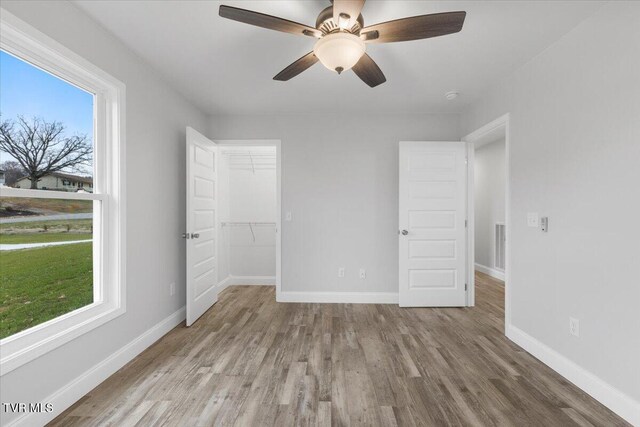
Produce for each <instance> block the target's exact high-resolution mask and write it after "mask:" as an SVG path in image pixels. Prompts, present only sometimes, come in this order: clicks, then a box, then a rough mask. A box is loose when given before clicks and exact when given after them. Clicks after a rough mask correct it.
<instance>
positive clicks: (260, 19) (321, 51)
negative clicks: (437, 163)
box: [220, 0, 466, 87]
mask: <svg viewBox="0 0 640 427" xmlns="http://www.w3.org/2000/svg"><path fill="white" fill-rule="evenodd" d="M364 2H365V0H332V3H333V5H331V6H329V7H327V8H326V9H324V10H323V11H322V12H320V14H319V15H318V18H317V19H316V27H315V28H313V27H310V26H308V25H304V24H300V23H298V22H293V21H289V20H288V19H283V18H278V17H276V16H271V15H266V14H264V13H259V12H254V11H251V10H246V9H240V8H237V7H231V6H224V5H223V6H220V16H222V17H223V18H227V19H232V20H234V21H238V22H244V23H245V24H251V25H255V26H258V27H262V28H267V29H270V30H276V31H283V32H285V33H291V34H298V35H302V36H309V37H313V38H315V39H317V41H316V44H315V46H314V47H313V51H311V52H309V53H307V54H306V55H304V56H303V57H302V58H300V59H298V60H297V61H295V62H294V63H293V64H291V65H289V66H288V67H287V68H285V69H284V70H282V71H280V72H279V73H278V74H277V75H276V76H275V77H274V78H273V79H274V80H280V81H286V80H290V79H292V78H293V77H295V76H297V75H298V74H300V73H301V72H303V71H304V70H306V69H307V68H309V67H311V66H312V65H314V64H315V63H316V62H318V61H320V62H321V63H322V64H323V65H324V66H325V67H327V68H328V69H329V70H331V71H335V72H337V73H338V74H340V73H342V72H343V71H346V70H349V69H353V71H354V72H355V73H356V75H357V76H358V77H360V79H362V81H364V82H365V83H366V84H368V85H369V86H370V87H376V86H378V85H379V84H381V83H384V82H385V81H387V79H386V77H385V76H384V74H383V73H382V71H381V70H380V68H379V67H378V65H377V64H376V63H375V62H374V61H373V59H371V57H370V56H369V55H367V54H366V53H365V50H366V45H367V44H368V43H391V42H403V41H409V40H419V39H427V38H430V37H438V36H444V35H447V34H452V33H457V32H459V31H460V30H462V24H463V23H464V18H465V16H466V12H446V13H433V14H430V15H420V16H413V17H410V18H403V19H396V20H394V21H387V22H383V23H380V24H375V25H370V26H368V27H365V26H364V20H363V19H362V15H361V14H360V11H361V10H362V7H363V6H364Z"/></svg>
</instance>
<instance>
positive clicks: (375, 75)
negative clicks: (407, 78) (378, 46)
mask: <svg viewBox="0 0 640 427" xmlns="http://www.w3.org/2000/svg"><path fill="white" fill-rule="evenodd" d="M352 70H353V72H354V73H356V75H357V76H358V77H360V79H361V80H362V81H363V82H365V83H366V84H368V85H369V86H370V87H376V86H378V85H380V84H382V83H384V82H386V81H387V78H386V77H385V76H384V74H382V70H380V67H378V64H376V63H375V62H374V61H373V59H371V57H370V56H369V55H367V54H366V53H365V54H364V55H362V58H360V61H358V63H357V64H356V65H354V66H353V68H352Z"/></svg>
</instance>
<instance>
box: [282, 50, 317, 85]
mask: <svg viewBox="0 0 640 427" xmlns="http://www.w3.org/2000/svg"><path fill="white" fill-rule="evenodd" d="M316 62H318V57H317V56H315V55H314V54H313V52H309V53H307V54H306V55H305V56H303V57H302V58H300V59H298V60H297V61H296V62H294V63H293V64H291V65H289V66H288V67H287V68H285V69H284V70H282V71H280V72H279V73H278V74H277V75H276V76H275V77H274V78H273V80H280V81H282V82H285V81H287V80H291V79H292V78H294V77H295V76H297V75H298V74H300V73H301V72H303V71H304V70H306V69H307V68H309V67H311V66H312V65H313V64H315V63H316Z"/></svg>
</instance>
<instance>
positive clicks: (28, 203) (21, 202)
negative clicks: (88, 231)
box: [0, 197, 93, 213]
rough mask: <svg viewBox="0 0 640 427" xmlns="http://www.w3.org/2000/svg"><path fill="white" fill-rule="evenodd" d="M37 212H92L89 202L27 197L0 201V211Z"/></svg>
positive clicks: (90, 202) (5, 198) (4, 198)
mask: <svg viewBox="0 0 640 427" xmlns="http://www.w3.org/2000/svg"><path fill="white" fill-rule="evenodd" d="M2 209H16V210H27V211H31V210H34V209H35V210H37V211H52V212H55V213H85V212H92V211H93V202H92V201H91V200H69V199H37V198H27V197H3V198H2V199H1V200H0V210H2Z"/></svg>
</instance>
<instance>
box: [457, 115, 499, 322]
mask: <svg viewBox="0 0 640 427" xmlns="http://www.w3.org/2000/svg"><path fill="white" fill-rule="evenodd" d="M510 119H511V117H510V114H509V113H507V114H504V115H502V116H500V117H498V118H497V119H495V120H493V121H491V122H489V123H487V124H485V125H484V126H481V127H480V128H478V129H476V130H475V131H473V132H471V133H470V134H468V135H467V136H465V137H464V138H462V140H463V141H465V142H467V143H468V144H469V146H468V150H469V154H468V158H469V172H468V173H469V174H468V179H469V183H468V193H467V194H468V201H467V204H468V206H469V209H468V211H469V228H468V242H469V243H468V248H467V253H468V256H469V258H468V260H467V262H468V267H467V268H468V271H469V272H470V274H469V278H468V279H469V282H468V283H469V292H468V295H467V298H468V305H469V306H473V305H475V299H476V290H475V288H476V286H475V275H474V273H475V241H474V235H475V224H474V216H475V213H474V197H475V194H474V184H475V179H474V155H475V146H476V144H477V143H479V142H482V141H483V140H486V139H487V138H490V137H492V136H493V135H499V134H502V133H504V147H505V152H504V157H505V204H504V207H505V212H504V223H505V265H504V324H505V328H506V327H507V325H510V324H511V291H510V288H511V287H510V283H511V202H510V201H511V160H510V159H511V157H510V152H511V149H510V146H511V132H510Z"/></svg>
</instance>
